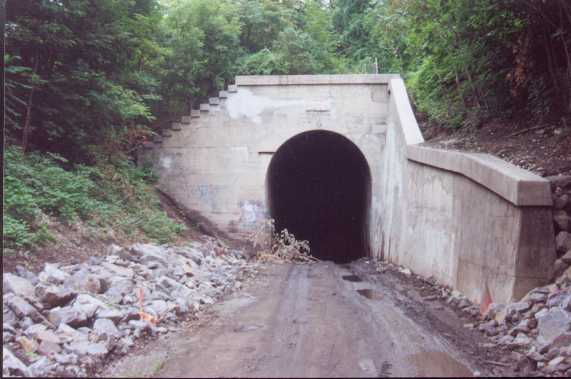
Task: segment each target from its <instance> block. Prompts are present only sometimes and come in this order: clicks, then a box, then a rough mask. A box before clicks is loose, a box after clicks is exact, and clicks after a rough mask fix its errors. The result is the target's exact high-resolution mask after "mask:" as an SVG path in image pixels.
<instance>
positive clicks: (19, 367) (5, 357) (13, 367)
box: [2, 346, 32, 376]
mask: <svg viewBox="0 0 571 379" xmlns="http://www.w3.org/2000/svg"><path fill="white" fill-rule="evenodd" d="M4 369H7V370H9V373H10V374H11V375H18V376H32V373H31V372H30V369H29V368H28V366H26V365H25V364H24V363H23V362H22V361H21V360H19V359H18V358H17V357H16V356H15V355H14V353H12V351H10V349H8V348H7V347H5V346H3V347H2V371H3V372H4Z"/></svg>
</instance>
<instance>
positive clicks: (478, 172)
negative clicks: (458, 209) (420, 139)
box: [407, 145, 553, 206]
mask: <svg viewBox="0 0 571 379" xmlns="http://www.w3.org/2000/svg"><path fill="white" fill-rule="evenodd" d="M407 157H408V159H409V160H412V161H415V162H418V163H422V164H426V165H428V166H433V167H437V168H441V169H444V170H448V171H453V172H456V173H458V174H461V175H464V176H466V177H468V178H470V179H472V180H474V181H475V182H477V183H479V184H481V185H483V186H484V187H486V188H488V189H490V190H491V191H493V192H495V193H496V194H498V195H499V196H501V197H502V198H504V199H506V200H507V201H509V202H510V203H512V204H514V205H516V206H551V205H552V201H553V200H552V198H551V188H550V184H549V181H548V180H546V179H544V178H542V177H540V176H538V175H535V174H534V173H532V172H530V171H528V170H524V169H522V168H519V167H516V166H514V165H512V164H511V163H508V162H506V161H504V160H502V159H500V158H496V157H494V156H492V155H490V154H482V153H467V152H462V151H452V150H442V149H436V148H432V147H427V146H420V145H410V146H407Z"/></svg>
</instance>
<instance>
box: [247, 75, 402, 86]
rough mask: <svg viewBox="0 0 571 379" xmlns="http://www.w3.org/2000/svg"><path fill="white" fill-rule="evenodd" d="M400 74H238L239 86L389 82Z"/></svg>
mask: <svg viewBox="0 0 571 379" xmlns="http://www.w3.org/2000/svg"><path fill="white" fill-rule="evenodd" d="M394 78H400V75H398V74H358V75H237V76H236V84H237V85H239V86H278V85H319V84H388V83H389V81H390V80H391V79H394Z"/></svg>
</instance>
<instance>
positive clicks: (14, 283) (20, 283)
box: [2, 273, 35, 299]
mask: <svg viewBox="0 0 571 379" xmlns="http://www.w3.org/2000/svg"><path fill="white" fill-rule="evenodd" d="M2 284H3V287H2V293H6V292H12V293H14V294H15V295H17V296H20V297H23V298H26V299H34V298H35V292H34V285H33V284H32V283H31V282H30V281H29V280H28V279H24V278H21V277H19V276H16V275H14V274H10V273H5V274H3V277H2Z"/></svg>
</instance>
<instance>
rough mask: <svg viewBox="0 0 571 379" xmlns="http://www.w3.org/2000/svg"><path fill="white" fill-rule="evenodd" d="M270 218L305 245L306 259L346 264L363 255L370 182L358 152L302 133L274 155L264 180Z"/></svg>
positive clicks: (329, 137) (325, 134)
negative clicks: (307, 257) (308, 247)
mask: <svg viewBox="0 0 571 379" xmlns="http://www.w3.org/2000/svg"><path fill="white" fill-rule="evenodd" d="M266 181H267V182H266V188H267V196H268V199H267V200H268V205H269V211H270V215H271V217H272V218H273V219H275V221H276V229H277V230H278V231H280V230H282V229H284V228H286V229H287V230H288V231H290V232H292V233H293V234H294V235H295V236H296V238H297V239H298V240H308V241H309V243H310V247H311V254H312V255H313V256H315V257H316V258H319V259H322V260H332V261H335V262H338V263H346V262H350V261H352V260H355V259H357V258H360V257H362V256H366V255H368V249H369V241H368V211H369V205H370V187H371V176H370V171H369V166H368V164H367V161H366V159H365V157H364V156H363V154H362V153H361V151H360V150H359V148H358V147H357V146H355V144H354V143H353V142H351V141H350V140H349V139H347V138H346V137H344V136H342V135H340V134H337V133H334V132H329V131H322V130H317V131H308V132H304V133H301V134H298V135H296V136H294V137H292V138H290V139H289V140H287V141H286V142H285V143H284V144H283V145H281V146H280V148H279V149H278V150H277V151H276V153H275V154H274V156H273V158H272V160H271V162H270V165H269V168H268V172H267V177H266Z"/></svg>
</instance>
